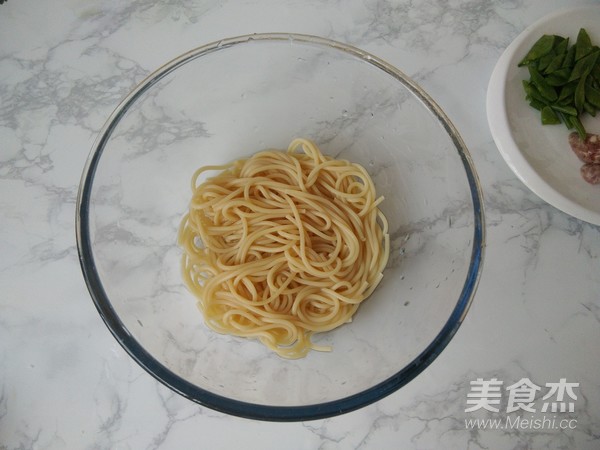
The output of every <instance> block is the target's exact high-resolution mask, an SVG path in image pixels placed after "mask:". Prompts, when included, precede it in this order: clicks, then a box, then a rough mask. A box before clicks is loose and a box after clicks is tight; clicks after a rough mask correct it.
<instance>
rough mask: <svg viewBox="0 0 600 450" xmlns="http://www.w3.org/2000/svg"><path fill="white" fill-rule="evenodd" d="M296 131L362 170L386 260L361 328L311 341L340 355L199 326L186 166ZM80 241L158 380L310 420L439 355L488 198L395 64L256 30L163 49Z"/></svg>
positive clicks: (102, 294) (248, 408) (214, 400)
mask: <svg viewBox="0 0 600 450" xmlns="http://www.w3.org/2000/svg"><path fill="white" fill-rule="evenodd" d="M296 137H304V138H308V139H311V140H313V141H314V142H315V143H316V144H317V145H318V146H319V147H320V148H321V150H322V151H323V152H324V153H325V154H327V155H330V156H334V157H337V158H341V159H347V160H350V161H353V162H356V163H359V164H361V165H363V166H364V167H365V168H366V169H367V170H368V172H369V173H370V175H371V177H372V179H373V181H374V183H375V186H376V189H377V192H378V194H379V195H383V196H384V197H385V200H384V201H383V203H382V204H381V205H380V208H381V209H382V211H383V213H384V214H385V216H386V217H387V219H388V221H389V226H390V239H391V254H390V258H389V261H388V264H387V266H386V269H385V271H384V277H383V280H382V282H381V284H380V285H379V286H378V288H377V289H376V291H375V292H374V293H373V294H372V295H371V297H370V298H368V299H367V300H366V301H364V302H363V303H362V304H361V306H360V308H359V310H358V311H357V313H356V315H355V316H354V320H353V321H352V322H351V323H348V324H345V325H343V326H341V327H339V328H337V329H335V330H333V331H331V332H327V333H322V334H317V335H315V336H314V338H313V341H314V343H315V344H318V345H331V346H332V348H333V350H332V351H331V352H317V351H311V352H310V353H309V354H308V356H306V357H305V358H302V359H298V360H287V359H283V358H281V357H279V356H277V355H276V354H274V353H273V352H271V351H270V350H268V349H267V348H266V347H264V346H263V345H262V344H260V343H259V342H258V341H256V340H250V339H243V338H238V337H232V336H226V335H221V334H217V333H215V332H214V331H212V330H210V329H209V328H207V326H206V325H205V324H204V322H203V317H202V315H201V313H200V311H199V310H198V308H197V306H196V299H195V298H194V297H193V296H192V294H191V293H190V292H189V291H188V290H187V289H186V287H185V285H184V283H183V281H182V276H181V263H180V259H181V255H182V250H181V249H180V248H179V247H178V245H177V230H178V226H179V223H180V221H181V219H182V217H183V215H184V214H185V212H186V210H187V208H188V204H189V201H190V198H191V190H190V180H191V177H192V174H193V173H194V171H195V170H196V169H197V168H199V167H200V166H203V165H208V164H223V163H226V162H230V161H232V160H234V159H238V158H242V157H247V156H249V155H251V154H253V153H255V152H257V151H260V150H263V149H266V148H275V149H286V148H287V146H288V144H289V143H290V142H291V141H292V139H294V138H296ZM77 244H78V250H79V257H80V262H81V267H82V270H83V275H84V277H85V280H86V283H87V285H88V288H89V291H90V293H91V297H92V299H93V301H94V302H95V305H96V307H97V309H98V311H99V313H100V315H101V317H102V319H103V320H104V322H105V323H106V325H107V326H108V328H109V329H110V331H111V332H112V334H113V335H114V337H115V338H116V339H117V341H118V342H119V343H120V344H121V345H122V346H123V348H124V349H125V350H126V351H127V352H128V353H129V355H131V357H132V358H133V359H134V360H135V361H137V362H138V363H139V364H140V365H141V366H142V367H143V368H144V369H145V370H146V371H147V372H148V373H150V374H151V375H152V376H154V377H155V378H156V379H157V380H159V381H160V382H162V383H164V384H165V385H166V386H168V387H169V388H171V389H172V390H174V391H175V392H178V393H179V394H181V395H183V396H184V397H187V398H189V399H190V400H193V401H195V402H198V403H200V404H202V405H205V406H207V407H210V408H213V409H215V410H219V411H222V412H225V413H229V414H233V415H239V416H244V417H249V418H254V419H262V420H275V421H294V420H309V419H317V418H324V417H329V416H334V415H338V414H342V413H345V412H348V411H351V410H354V409H357V408H360V407H362V406H365V405H367V404H369V403H372V402H374V401H377V400H379V399H381V398H383V397H385V396H387V395H389V394H390V393H392V392H394V391H396V390H397V389H399V388H400V387H402V386H404V385H405V384H406V383H408V382H409V381H410V380H412V379H413V378H414V377H415V376H417V375H418V374H419V373H420V372H422V371H423V370H424V369H425V368H426V367H427V366H428V365H429V364H430V363H431V362H432V361H433V360H434V359H435V358H436V357H437V356H438V355H439V354H440V352H441V351H442V350H443V349H444V348H445V346H446V345H447V344H448V342H449V341H450V339H451V338H452V336H453V335H454V334H455V333H456V331H457V329H458V327H459V326H460V324H461V322H462V321H463V319H464V318H465V315H466V313H467V310H468V308H469V305H470V303H471V301H472V299H473V296H474V293H475V290H476V286H477V283H478V279H479V276H480V272H481V268H482V258H483V249H484V217H483V207H482V195H481V188H480V186H479V182H478V179H477V175H476V172H475V168H474V167H473V163H472V161H471V158H470V156H469V153H468V150H467V148H466V147H465V145H464V143H463V141H462V140H461V138H460V136H459V134H458V132H457V130H456V129H455V128H454V126H453V125H452V124H451V123H450V121H449V120H448V118H447V117H446V115H445V114H444V113H443V112H442V110H441V109H440V108H439V106H437V105H436V104H435V102H434V101H433V100H432V99H431V98H430V97H429V96H428V95H427V94H426V93H425V92H424V91H423V90H422V89H421V88H420V87H419V86H417V85H416V84H415V83H414V82H413V81H411V80H410V79H409V78H407V77H406V76H405V75H404V74H403V73H402V72H400V71H399V70H397V69H396V68H394V67H392V66H391V65H389V64H387V63H386V62H385V61H382V60H381V59H379V58H377V57H375V56H373V55H370V54H368V53H366V52H364V51H361V50H359V49H357V48H354V47H350V46H348V45H344V44H341V43H338V42H333V41H330V40H327V39H323V38H318V37H314V36H306V35H295V34H281V33H275V34H254V35H248V36H241V37H235V38H231V39H224V40H222V41H219V42H215V43H213V44H209V45H206V46H203V47H200V48H197V49H195V50H192V51H190V52H188V53H186V54H184V55H182V56H180V57H178V58H176V59H174V60H173V61H171V62H169V63H167V64H166V65H164V66H163V67H161V68H159V69H158V70H157V71H155V72H154V73H153V74H151V75H150V76H149V77H148V78H146V79H145V80H144V81H143V82H142V83H141V84H140V85H139V86H138V87H137V88H135V90H134V91H133V92H131V93H130V94H129V95H128V96H127V97H126V98H125V99H124V100H123V102H122V103H121V104H120V105H119V106H118V107H117V109H116V110H115V111H114V112H113V114H112V115H111V116H110V117H109V119H108V121H107V123H106V125H105V126H104V128H103V129H102V131H101V133H100V135H99V137H98V139H97V141H96V143H95V145H94V148H93V149H92V151H91V154H90V156H89V159H88V161H87V165H86V167H85V169H84V173H83V177H82V183H81V187H80V191H79V196H78V205H77Z"/></svg>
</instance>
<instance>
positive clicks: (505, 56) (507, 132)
mask: <svg viewBox="0 0 600 450" xmlns="http://www.w3.org/2000/svg"><path fill="white" fill-rule="evenodd" d="M590 10H593V11H595V12H598V13H599V15H600V5H584V6H578V7H568V8H562V9H559V10H557V11H554V12H552V13H550V14H547V15H545V16H543V17H541V18H539V19H538V20H536V21H535V22H533V23H532V24H530V25H529V26H527V27H526V28H525V29H524V30H523V31H522V32H521V33H520V34H519V35H518V36H517V37H516V38H515V39H514V40H513V41H512V42H511V43H510V44H509V45H508V47H506V49H505V50H504V51H503V53H502V55H501V56H500V58H499V59H498V61H497V63H496V65H495V67H494V69H493V71H492V75H491V76H490V80H489V83H488V88H487V94H486V112H487V119H488V125H489V128H490V131H491V134H492V138H493V140H494V142H495V144H496V147H497V148H498V150H499V152H500V154H501V155H502V157H503V159H504V161H505V162H506V164H507V165H508V166H509V168H510V169H511V170H512V172H513V173H514V174H515V175H516V176H517V178H519V180H521V182H523V184H525V186H527V187H528V188H529V189H530V190H531V191H532V192H533V193H534V194H536V195H537V196H538V197H539V198H540V199H542V200H544V201H545V202H546V203H548V204H550V205H551V206H554V207H555V208H557V209H559V210H560V211H562V212H564V213H566V214H568V215H570V216H572V217H574V218H576V219H579V220H583V221H585V222H588V223H590V224H592V225H600V211H598V212H597V211H594V210H591V209H589V208H587V207H585V206H582V205H580V204H579V203H577V202H576V201H574V200H572V199H570V198H568V197H566V196H565V195H564V194H563V193H562V192H560V191H559V190H558V189H556V188H555V187H554V186H553V185H551V184H549V183H548V182H547V181H546V180H544V179H543V178H542V177H541V176H540V175H539V174H538V172H537V171H536V170H535V169H534V167H532V165H531V164H530V163H529V161H528V160H527V159H526V158H525V156H524V155H523V153H522V152H521V150H520V148H519V146H518V144H517V143H516V142H515V139H514V136H513V131H512V128H511V126H510V122H509V120H508V115H507V107H506V91H507V89H506V84H507V83H506V80H507V75H508V72H509V69H510V67H511V66H510V62H511V60H512V59H513V57H514V55H515V53H516V51H517V50H518V49H519V47H520V46H521V44H522V43H523V41H525V40H526V39H527V38H529V37H530V35H531V34H532V33H534V32H536V31H537V30H538V29H539V28H541V27H542V26H543V25H545V24H546V23H547V22H550V21H553V20H556V19H558V18H560V17H562V16H565V15H569V14H574V13H583V12H585V11H590ZM599 195H600V193H599Z"/></svg>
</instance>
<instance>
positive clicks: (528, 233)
mask: <svg viewBox="0 0 600 450" xmlns="http://www.w3.org/2000/svg"><path fill="white" fill-rule="evenodd" d="M595 3H597V2H593V1H573V0H562V1H559V0H535V1H523V0H522V1H517V0H512V1H499V0H496V1H481V0H470V1H469V0H454V1H452V0H450V1H446V0H425V1H419V2H417V1H386V0H361V1H359V0H351V1H347V2H341V1H336V2H321V1H316V0H311V1H297V0H265V1H260V0H245V1H217V0H207V1H206V0H205V1H199V2H193V1H186V0H182V1H176V0H172V1H164V2H152V1H148V0H139V1H132V2H119V1H116V0H108V1H104V2H100V1H95V0H92V1H83V0H55V1H53V2H34V1H32V0H20V1H19V0H8V2H6V3H5V4H2V5H0V211H2V214H1V215H0V230H1V231H0V255H2V256H1V258H0V292H1V295H0V448H2V449H30V448H31V449H62V448H99V449H104V448H107V449H108V448H114V449H139V448H156V449H180V448H215V449H218V448H222V449H229V448H232V449H233V448H240V447H244V448H252V449H254V448H256V449H259V448H260V449H268V448H273V449H276V448H281V439H285V440H286V441H287V442H289V443H290V444H289V447H290V448H299V449H300V448H306V449H313V448H323V449H333V448H336V449H337V448H368V449H371V448H373V449H382V448H384V449H385V448H416V449H435V448H450V449H454V448H456V449H460V448H470V449H488V448H494V449H503V448H519V449H526V448H533V449H537V448H551V449H563V448H577V449H596V448H600V381H599V380H600V323H599V322H600V276H599V275H600V228H599V227H597V226H592V225H589V224H586V223H583V222H581V221H578V220H576V219H573V218H570V217H568V216H567V215H565V214H563V213H561V212H560V211H558V210H556V209H555V208H553V207H552V206H549V205H548V204H546V203H544V202H543V201H541V200H540V199H538V198H537V197H536V196H535V195H534V194H532V193H531V192H530V191H529V190H528V189H527V188H526V187H525V186H524V185H523V184H522V183H521V182H520V181H518V179H517V178H516V177H515V176H514V175H513V174H512V172H511V171H510V170H509V169H508V167H507V166H506V164H505V163H504V161H503V160H502V158H501V156H500V154H499V153H498V151H497V149H496V146H495V144H494V142H493V140H492V138H491V134H490V132H489V128H488V125H487V121H486V115H485V93H486V88H487V83H488V80H489V76H490V74H491V71H492V69H493V67H494V64H495V62H496V60H497V59H498V57H499V56H500V54H501V53H502V51H503V49H504V48H505V47H506V46H507V45H508V44H509V43H510V42H511V40H512V39H514V38H515V37H516V36H517V35H518V34H519V33H520V31H522V30H523V29H524V28H525V27H526V26H527V25H528V24H530V23H532V22H534V21H535V20H537V19H538V18H540V17H542V16H543V15H545V14H547V13H550V12H552V11H554V10H556V9H559V8H563V7H566V6H574V5H588V4H595ZM269 31H287V32H298V33H308V34H316V35H321V36H324V37H328V38H332V39H336V40H340V41H344V42H347V43H350V44H353V45H356V46H359V47H362V48H364V49H365V50H367V51H370V52H372V53H374V54H376V55H377V56H379V57H382V58H384V59H386V60H388V61H389V62H390V63H392V64H393V65H395V66H397V67H398V68H400V69H401V70H403V71H404V72H405V73H407V74H408V75H410V76H412V77H414V78H415V79H416V81H417V82H418V83H420V84H421V86H423V87H424V88H425V89H426V90H427V91H428V92H429V93H430V94H431V95H432V97H433V98H434V99H435V100H436V101H437V102H438V103H439V104H440V105H441V106H442V107H443V108H444V109H445V111H446V112H447V114H448V115H449V117H450V118H451V119H452V120H453V122H454V123H455V125H456V126H457V128H458V129H459V130H460V132H461V134H462V136H463V138H464V140H465V142H466V144H467V146H468V147H469V148H470V150H471V153H472V155H473V159H474V161H475V164H476V166H477V169H478V172H479V176H480V178H481V181H482V185H483V190H484V195H485V200H486V214H487V233H488V234H487V254H486V261H485V265H484V272H483V277H482V280H481V283H480V286H479V290H478V293H477V295H476V298H475V301H474V304H473V306H472V308H471V310H470V312H469V314H468V316H467V319H466V320H465V322H464V324H463V326H462V327H461V328H460V330H459V332H458V333H457V335H456V336H455V338H454V339H453V340H452V342H451V343H450V345H449V346H448V347H447V349H446V350H445V351H444V352H443V354H442V355H441V356H440V357H439V358H438V359H437V360H436V361H434V363H433V364H432V365H431V366H430V367H429V368H428V369H427V370H426V371H425V372H423V373H422V374H421V375H420V376H419V377H417V378H416V379H415V380H414V381H412V382H411V383H410V384H408V385H407V386H406V387H404V388H403V389H401V390H400V391H398V392H396V393H395V394H393V395H391V396H389V397H388V398H386V399H384V400H382V401H380V402H378V403H376V404H373V405H371V406H368V407H365V408H363V409H361V410H359V411H355V412H352V413H349V414H346V415H344V416H340V417H335V418H331V419H326V420H318V421H312V422H306V423H284V424H282V423H268V422H255V421H251V420H247V419H241V418H237V417H230V416H226V415H223V414H220V413H217V412H214V411H212V410H209V409H206V408H203V407H201V406H198V405H196V404H194V403H192V402H190V401H188V400H186V399H184V398H182V397H180V396H178V395H177V394H174V393H172V392H171V391H169V390H168V389H167V388H165V387H164V386H162V385H161V384H159V383H158V382H156V381H155V380H154V379H153V378H152V377H151V376H149V375H148V374H147V373H146V372H144V371H143V370H142V369H141V368H140V367H139V366H138V365H137V364H136V363H135V362H133V361H132V360H131V359H130V358H129V356H127V355H126V354H125V352H124V351H123V350H122V349H121V347H120V346H119V345H118V344H117V343H116V342H115V341H114V339H113V337H112V336H111V335H110V333H109V331H108V330H107V328H106V327H105V325H104V324H103V322H102V320H101V319H100V317H99V316H98V314H97V312H96V309H95V308H94V306H93V303H92V301H91V300H90V297H89V294H88V292H87V289H86V287H85V284H84V281H83V278H82V275H81V271H80V269H79V263H78V256H77V249H76V245H75V230H74V217H75V200H76V194H77V189H78V184H79V178H80V176H81V172H82V169H83V165H84V163H85V160H86V158H87V155H88V152H89V150H90V148H91V145H92V143H93V141H94V139H95V137H96V134H97V133H98V131H99V130H100V128H101V126H102V125H103V123H104V121H105V119H106V117H107V116H108V115H109V114H110V112H111V111H112V109H113V108H114V107H115V106H116V105H117V104H118V102H119V101H120V99H121V98H122V97H123V96H124V95H126V94H127V92H128V91H129V90H130V89H131V88H132V87H133V86H134V85H135V84H136V83H137V82H139V81H141V79H143V77H144V76H145V75H147V74H148V73H149V72H150V71H152V70H154V69H155V68H156V67H158V66H159V65H160V64H162V63H163V62H166V61H168V60H170V59H171V58H173V57H174V56H176V55H178V54H180V53H183V52H184V51H186V50H188V49H190V48H193V47H196V46H198V45H201V44H204V43H208V42H211V41H214V40H217V39H219V38H223V37H228V36H233V35H240V34H246V33H253V32H269ZM477 378H482V379H484V380H489V379H492V378H497V379H499V380H501V381H503V382H504V386H508V385H510V384H513V383H515V382H517V381H519V380H520V379H522V378H529V379H530V380H531V381H532V382H534V383H535V384H537V385H540V386H542V387H544V385H545V383H551V382H557V381H559V379H561V378H566V379H567V380H568V381H569V382H577V383H579V388H578V389H577V390H576V394H577V395H578V398H577V400H576V401H574V412H573V413H554V414H551V415H550V414H549V415H548V416H549V417H550V418H552V417H555V418H556V422H557V423H558V421H559V420H561V419H563V418H568V419H569V420H572V419H575V420H576V422H572V421H571V422H569V423H570V425H571V428H568V427H567V428H565V429H549V428H548V427H545V428H542V429H530V428H528V427H513V428H509V429H503V430H495V429H489V428H477V427H475V428H468V427H466V425H465V419H471V418H478V417H487V418H495V419H500V420H502V421H504V420H505V419H506V418H507V416H508V415H507V413H506V411H505V410H504V411H503V410H502V409H500V412H498V413H488V414H487V415H486V414H480V413H482V412H483V411H477V412H476V413H469V412H465V409H466V408H467V407H468V406H467V404H466V402H467V395H468V393H469V392H471V391H470V381H474V380H476V379H477ZM503 402H505V399H504V398H503ZM540 402H541V399H538V404H539V403H540ZM502 405H503V406H504V405H505V403H503V404H502ZM530 416H531V414H528V413H526V414H524V417H526V418H529V417H530ZM510 417H513V416H510ZM536 417H538V416H536ZM573 425H574V426H573Z"/></svg>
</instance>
